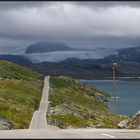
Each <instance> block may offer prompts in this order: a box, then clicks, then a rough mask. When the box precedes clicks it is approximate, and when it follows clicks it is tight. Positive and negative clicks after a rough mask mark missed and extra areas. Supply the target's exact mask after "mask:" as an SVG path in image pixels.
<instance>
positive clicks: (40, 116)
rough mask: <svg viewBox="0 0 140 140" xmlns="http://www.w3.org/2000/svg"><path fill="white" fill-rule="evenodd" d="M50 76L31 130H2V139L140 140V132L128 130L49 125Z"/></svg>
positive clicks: (46, 80) (47, 78) (46, 78)
mask: <svg viewBox="0 0 140 140" xmlns="http://www.w3.org/2000/svg"><path fill="white" fill-rule="evenodd" d="M48 93H49V76H46V77H45V80H44V88H43V92H42V98H41V101H40V106H39V109H38V110H37V111H35V112H34V114H33V118H32V120H31V123H30V126H29V129H17V130H0V138H10V139H24V138H25V139H28V138H32V139H36V138H37V139H39V138H61V139H69V138H78V139H79V138H81V139H82V138H91V139H140V130H128V129H96V128H85V129H84V128H81V129H80V128H79V129H73V128H69V129H59V128H57V127H55V126H50V125H47V121H46V113H47V108H48Z"/></svg>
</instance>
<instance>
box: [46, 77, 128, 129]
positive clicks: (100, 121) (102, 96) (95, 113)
mask: <svg viewBox="0 0 140 140" xmlns="http://www.w3.org/2000/svg"><path fill="white" fill-rule="evenodd" d="M108 98H110V95H109V94H107V93H104V92H101V91H99V90H97V89H95V88H93V87H90V86H89V85H87V84H83V83H80V82H79V81H78V80H74V79H72V78H70V77H63V76H59V77H51V78H50V91H49V103H50V104H49V105H50V106H49V111H48V115H47V122H48V124H50V125H53V126H58V127H60V128H69V127H72V128H87V127H91V128H117V124H118V123H119V122H120V121H122V120H124V119H125V118H128V116H124V115H120V114H113V113H110V112H109V110H108V109H109V108H108V104H107V100H108Z"/></svg>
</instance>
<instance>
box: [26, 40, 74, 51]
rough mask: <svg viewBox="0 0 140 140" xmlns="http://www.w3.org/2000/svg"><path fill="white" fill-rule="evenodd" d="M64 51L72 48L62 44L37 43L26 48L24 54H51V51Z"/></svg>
mask: <svg viewBox="0 0 140 140" xmlns="http://www.w3.org/2000/svg"><path fill="white" fill-rule="evenodd" d="M65 50H72V48H70V47H68V46H67V45H65V44H63V43H54V42H38V43H35V44H32V45H30V46H29V47H27V49H26V50H25V53H26V54H31V53H44V52H52V51H65Z"/></svg>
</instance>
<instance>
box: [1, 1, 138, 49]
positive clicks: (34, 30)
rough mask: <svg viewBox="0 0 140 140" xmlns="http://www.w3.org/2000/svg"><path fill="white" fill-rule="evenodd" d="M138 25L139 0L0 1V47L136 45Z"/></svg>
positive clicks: (117, 46) (118, 46)
mask: <svg viewBox="0 0 140 140" xmlns="http://www.w3.org/2000/svg"><path fill="white" fill-rule="evenodd" d="M139 25H140V2H0V47H3V46H10V45H11V48H12V46H14V45H15V46H19V47H22V46H27V45H30V44H31V43H35V42H38V41H54V42H55V41H56V42H58V41H59V42H63V43H66V44H68V45H70V46H71V47H75V48H89V49H90V48H95V47H108V48H109V47H110V48H111V47H116V48H120V47H132V46H137V45H139V44H140V41H139V40H140V28H139Z"/></svg>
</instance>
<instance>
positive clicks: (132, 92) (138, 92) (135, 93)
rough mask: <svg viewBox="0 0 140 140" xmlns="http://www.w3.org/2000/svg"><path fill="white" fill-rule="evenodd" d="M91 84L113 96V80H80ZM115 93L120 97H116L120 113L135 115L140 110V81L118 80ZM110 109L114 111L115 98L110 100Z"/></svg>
mask: <svg viewBox="0 0 140 140" xmlns="http://www.w3.org/2000/svg"><path fill="white" fill-rule="evenodd" d="M80 81H81V82H83V83H88V84H90V85H91V86H93V87H95V88H97V89H100V90H101V91H104V92H106V93H109V94H111V95H112V96H113V81H112V80H80ZM115 83H116V86H115V93H116V96H117V97H119V98H117V99H116V111H117V113H118V114H126V115H130V116H131V115H134V114H135V113H136V112H137V111H138V110H140V81H120V80H116V82H115ZM108 104H109V106H110V111H111V112H113V108H114V105H113V99H112V98H111V99H109V102H108Z"/></svg>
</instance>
